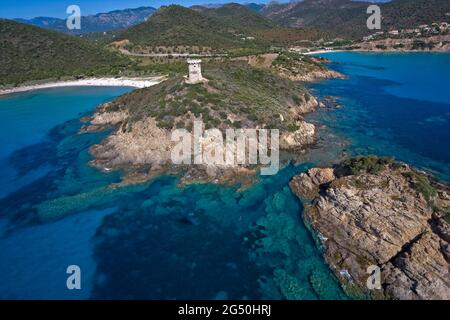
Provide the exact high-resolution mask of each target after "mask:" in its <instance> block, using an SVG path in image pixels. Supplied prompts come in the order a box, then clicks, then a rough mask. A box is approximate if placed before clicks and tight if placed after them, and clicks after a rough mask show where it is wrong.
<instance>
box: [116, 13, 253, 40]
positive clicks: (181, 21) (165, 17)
mask: <svg viewBox="0 0 450 320" xmlns="http://www.w3.org/2000/svg"><path fill="white" fill-rule="evenodd" d="M242 32H245V31H244V28H242V27H240V26H239V25H238V24H230V23H229V22H228V21H226V19H219V18H217V17H213V16H210V15H206V14H204V13H201V12H198V11H195V10H192V9H188V8H184V7H181V6H177V5H171V6H167V7H162V8H161V9H159V10H158V11H157V12H156V13H155V14H153V15H152V17H150V19H148V21H146V22H144V23H141V24H139V25H137V26H134V27H131V28H129V29H128V30H126V31H125V32H124V33H122V34H121V35H120V36H119V37H118V39H119V40H120V39H127V40H129V41H131V43H132V45H140V46H179V45H180V46H207V47H212V48H215V49H217V48H219V49H223V48H233V47H255V46H259V45H261V43H260V42H258V41H252V42H249V41H245V40H243V39H242V36H240V34H241V33H242Z"/></svg>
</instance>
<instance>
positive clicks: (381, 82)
mask: <svg viewBox="0 0 450 320" xmlns="http://www.w3.org/2000/svg"><path fill="white" fill-rule="evenodd" d="M321 56H323V57H326V58H328V59H329V60H332V61H333V62H335V63H334V64H332V65H330V67H331V68H333V69H335V70H337V71H339V72H341V73H343V74H345V75H346V76H347V79H345V80H329V81H323V82H320V83H317V84H314V85H312V88H313V89H314V90H315V93H316V94H317V95H318V96H320V97H325V96H334V97H338V103H339V105H340V106H342V108H340V109H338V110H334V111H331V112H330V111H325V112H319V113H317V114H314V115H312V116H311V118H312V119H314V120H316V121H318V122H319V123H322V124H326V125H327V126H328V127H329V128H330V129H331V130H332V131H333V132H336V133H338V134H340V135H341V136H342V137H344V138H346V139H349V141H350V145H349V147H348V152H349V153H352V154H367V153H372V154H377V155H387V156H394V157H395V158H397V159H399V160H403V161H406V162H408V163H411V164H413V165H415V166H417V167H421V168H424V169H427V170H429V171H431V172H434V173H435V174H436V175H437V176H439V177H440V178H442V179H445V180H448V181H450V54H448V53H350V52H336V53H326V54H322V55H321Z"/></svg>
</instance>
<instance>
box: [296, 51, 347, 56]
mask: <svg viewBox="0 0 450 320" xmlns="http://www.w3.org/2000/svg"><path fill="white" fill-rule="evenodd" d="M343 51H346V50H318V51H309V52H304V53H303V54H304V55H311V54H321V53H332V52H343Z"/></svg>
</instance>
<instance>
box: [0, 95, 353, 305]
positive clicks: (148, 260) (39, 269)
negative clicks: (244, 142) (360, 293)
mask: <svg viewBox="0 0 450 320" xmlns="http://www.w3.org/2000/svg"><path fill="white" fill-rule="evenodd" d="M126 90H127V89H120V88H109V89H105V88H103V89H97V88H96V89H93V88H72V89H54V90H47V91H36V92H33V93H26V94H20V95H14V96H9V97H6V98H0V110H1V111H0V112H2V113H3V117H0V124H1V126H0V131H1V133H3V135H0V136H2V137H3V138H2V139H3V140H2V142H4V144H5V149H3V150H2V154H1V161H2V162H3V164H4V165H3V166H2V167H1V169H0V170H1V172H0V175H1V176H2V180H1V183H2V196H3V197H2V198H0V208H2V209H1V218H0V235H1V236H0V261H1V263H0V298H14V299H22V298H33V299H43V298H52V299H53V298H64V299H72V298H73V299H86V298H97V299H107V298H118V299H128V298H142V299H176V298H178V299H180V298H185V299H187V298H191V299H200V298H207V299H209V298H211V299H212V298H231V299H241V298H255V299H259V298H268V299H283V298H291V299H341V298H345V295H344V294H343V293H342V291H341V289H340V287H339V285H338V283H337V282H336V279H335V278H334V277H333V276H332V275H331V273H330V271H329V270H328V267H327V266H326V265H325V263H324V261H323V259H322V256H321V254H320V251H319V250H318V249H317V248H316V245H315V242H314V240H313V238H312V237H311V235H310V233H309V232H308V230H307V229H306V228H305V226H304V225H303V223H302V220H301V204H300V203H299V201H298V200H297V199H296V197H295V196H294V195H293V194H292V193H291V192H290V190H289V188H288V187H287V183H288V182H289V180H290V179H291V177H292V176H293V175H295V174H297V173H299V172H300V171H303V170H305V169H306V168H307V167H309V166H311V165H312V164H304V165H300V166H293V165H288V166H286V167H285V168H284V169H283V170H281V171H280V172H279V174H278V175H276V176H273V177H266V178H263V179H261V181H260V182H259V183H257V184H256V185H254V186H253V187H251V188H249V189H248V190H246V191H239V187H238V186H232V187H219V186H215V185H207V184H200V185H192V186H189V187H186V188H178V187H177V180H178V179H177V178H176V177H160V178H158V179H157V180H156V181H154V182H152V183H146V184H141V185H137V186H131V187H126V188H119V189H111V188H109V187H108V186H109V185H110V184H111V183H114V182H117V181H119V180H120V174H119V173H110V174H105V173H101V172H99V171H97V170H95V169H93V168H91V167H89V166H88V162H89V160H90V159H91V157H90V155H89V153H88V148H89V146H91V145H92V144H94V143H97V142H98V141H100V140H101V139H102V137H104V136H105V135H106V133H103V134H98V133H96V134H78V130H79V128H80V126H81V123H80V121H79V120H78V118H79V117H80V116H82V115H84V114H85V113H86V112H88V111H90V110H93V108H94V106H95V105H97V104H98V103H101V102H103V101H105V100H108V99H111V98H112V97H114V96H116V95H119V94H121V93H123V92H124V91H126ZM6 134H8V137H7V138H6V137H5V135H6ZM71 264H76V265H79V266H80V267H81V270H82V290H79V291H69V290H67V289H66V287H65V284H66V282H65V280H66V277H67V275H66V273H65V270H66V268H67V266H68V265H71Z"/></svg>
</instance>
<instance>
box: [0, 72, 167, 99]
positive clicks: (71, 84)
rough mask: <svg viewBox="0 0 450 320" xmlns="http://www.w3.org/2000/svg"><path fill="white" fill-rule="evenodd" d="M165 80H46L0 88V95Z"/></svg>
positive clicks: (143, 84)
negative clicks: (39, 82) (45, 81)
mask: <svg viewBox="0 0 450 320" xmlns="http://www.w3.org/2000/svg"><path fill="white" fill-rule="evenodd" d="M163 80H165V77H164V76H161V77H147V78H89V79H79V80H69V81H58V82H47V83H42V84H35V85H28V86H20V87H15V88H9V89H0V95H5V94H11V93H16V92H25V91H31V90H38V89H48V88H59V87H88V86H98V87H104V86H105V87H135V88H146V87H150V86H153V85H155V84H158V83H160V82H161V81H163Z"/></svg>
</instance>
